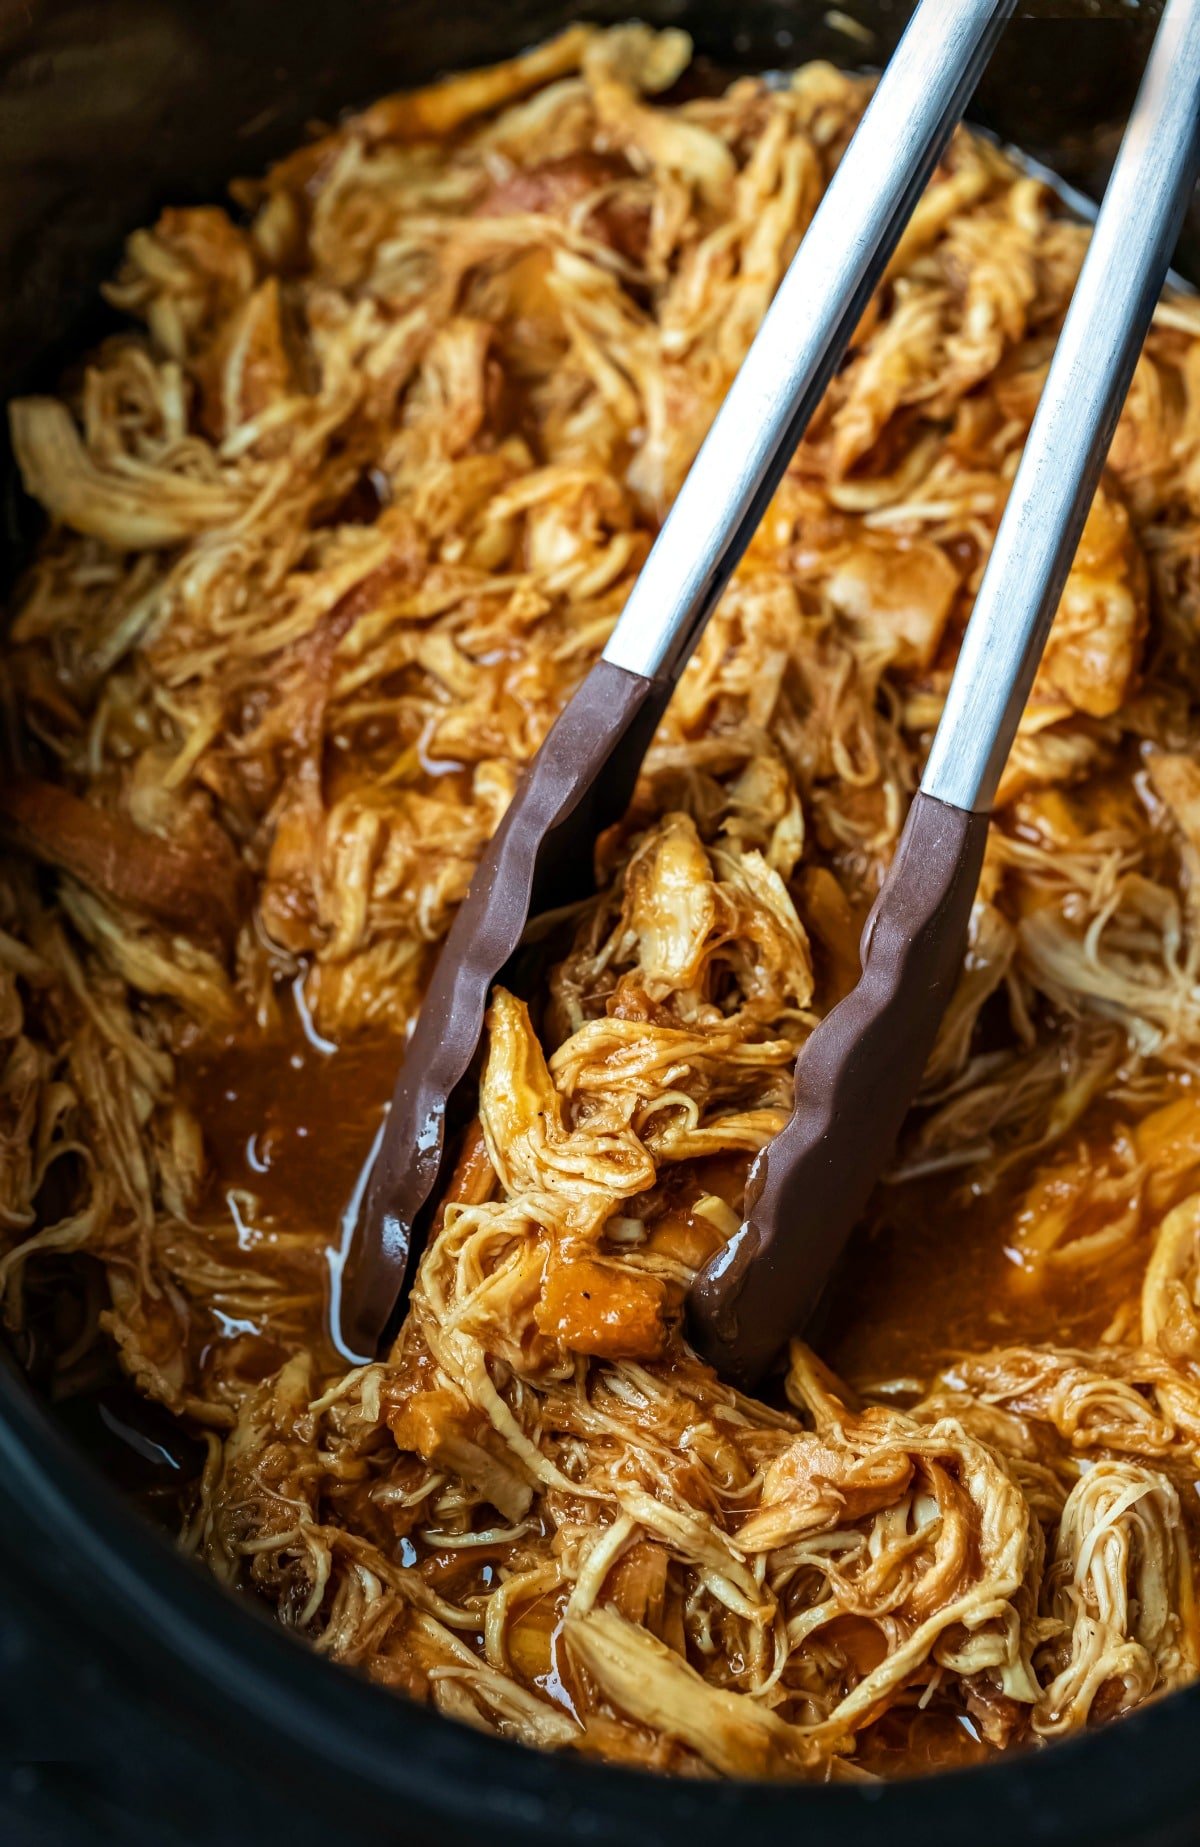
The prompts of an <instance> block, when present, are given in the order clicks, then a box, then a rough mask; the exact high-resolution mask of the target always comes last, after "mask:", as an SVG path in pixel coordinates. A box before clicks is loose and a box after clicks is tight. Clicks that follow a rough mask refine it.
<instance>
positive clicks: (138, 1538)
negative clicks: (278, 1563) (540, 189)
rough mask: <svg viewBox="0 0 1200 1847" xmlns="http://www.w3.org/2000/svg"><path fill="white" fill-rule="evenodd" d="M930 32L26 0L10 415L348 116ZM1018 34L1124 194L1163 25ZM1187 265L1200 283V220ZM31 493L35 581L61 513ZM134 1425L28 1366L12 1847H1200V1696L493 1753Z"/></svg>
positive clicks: (1025, 120) (1026, 26) (13, 1612)
mask: <svg viewBox="0 0 1200 1847" xmlns="http://www.w3.org/2000/svg"><path fill="white" fill-rule="evenodd" d="M910 10H911V9H910V8H909V7H908V6H907V5H906V4H903V3H902V0H841V4H840V5H839V6H837V7H836V8H833V7H826V5H825V4H824V0H737V4H731V3H729V0H639V3H638V4H637V5H634V4H633V0H614V3H612V4H606V3H605V0H593V4H590V5H583V6H574V5H564V4H556V3H555V0H510V3H509V4H508V5H507V6H503V7H497V6H488V5H481V4H478V0H355V4H354V5H352V6H333V5H330V4H329V0H291V4H290V5H288V6H287V7H282V6H280V5H279V4H278V3H277V4H275V5H270V4H267V3H266V0H0V251H2V255H3V269H2V274H3V287H0V384H2V386H3V394H4V396H5V397H7V396H8V395H9V394H10V393H12V392H14V391H17V390H29V389H39V388H43V387H45V386H46V385H48V384H50V383H51V382H52V381H53V379H54V377H55V375H56V372H57V370H58V368H59V366H60V365H61V364H62V362H63V360H64V358H65V356H66V355H67V354H69V353H73V352H78V351H79V350H80V349H81V348H82V347H84V346H86V345H87V344H88V343H89V342H90V341H91V340H92V339H94V338H95V337H96V336H97V334H98V333H100V332H102V331H103V329H102V327H101V326H100V325H99V323H98V321H97V319H96V310H95V308H94V306H93V304H94V303H95V301H96V299H97V295H96V286H97V284H98V282H99V281H100V280H101V279H102V278H103V277H104V276H105V275H106V274H108V273H109V272H110V271H111V270H112V268H113V267H114V264H115V260H116V257H117V254H118V251H119V248H120V244H121V240H122V238H123V237H124V235H125V234H126V233H127V232H128V231H129V230H130V229H132V228H133V227H134V226H136V225H139V224H142V223H145V222H148V221H149V220H150V219H152V218H153V217H154V215H155V213H156V212H157V211H158V209H159V208H160V207H161V206H163V205H164V204H167V203H169V202H170V203H188V202H200V201H204V200H210V199H216V198H219V197H220V196H221V195H222V193H223V190H224V187H225V185H226V183H227V182H228V181H229V180H230V179H231V178H232V177H234V176H235V175H237V174H239V173H247V172H254V171H256V170H258V169H260V168H261V167H262V166H263V165H264V164H265V163H266V162H268V161H269V160H271V159H272V158H274V157H275V156H276V155H279V154H281V153H283V152H284V151H286V150H288V149H289V148H291V147H293V146H295V145H296V143H297V142H299V141H300V140H301V139H302V138H303V136H304V134H305V131H306V129H307V128H308V127H309V126H310V125H311V124H312V123H314V122H320V121H323V120H324V121H328V120H330V119H331V118H333V117H335V116H336V115H337V113H338V112H339V111H340V110H342V109H344V108H346V107H348V106H351V105H354V104H358V103H361V102H364V101H366V100H368V99H370V98H371V97H373V96H375V95H377V94H380V93H382V92H384V91H387V90H389V89H395V88H400V87H405V86H409V85H412V84H416V83H421V82H425V81H427V80H428V79H430V78H431V77H434V76H436V75H438V74H439V73H442V72H445V71H449V70H454V69H461V68H463V67H465V66H469V65H472V64H480V63H485V62H489V61H491V60H494V59H497V58H501V57H505V56H508V55H510V54H511V53H512V52H514V51H516V50H518V49H519V48H521V47H523V46H526V45H529V44H532V43H534V42H536V41H538V40H540V39H542V38H544V37H546V36H548V35H549V34H550V33H552V32H555V31H558V30H560V29H561V28H562V26H563V25H565V24H566V23H568V21H569V20H571V19H573V18H578V17H586V18H591V19H597V20H600V21H612V20H617V19H621V18H623V17H625V16H627V15H628V14H629V13H631V12H637V13H638V14H639V15H641V16H643V17H645V18H647V19H648V20H650V21H651V22H652V23H654V24H658V25H665V24H674V25H682V26H684V27H685V28H686V29H687V30H688V31H689V32H690V33H691V34H692V36H693V38H694V40H695V42H696V46H697V51H698V53H699V55H700V56H701V58H702V59H705V60H707V61H709V62H710V64H711V65H712V67H713V68H714V70H715V71H716V72H719V73H722V74H726V75H728V74H732V73H734V72H736V71H741V70H748V71H762V70H770V69H780V68H786V67H788V66H791V65H794V64H798V63H800V62H802V61H804V60H806V59H809V58H814V57H823V58H831V59H833V60H834V61H836V62H838V63H841V64H843V65H846V66H853V67H866V68H870V67H872V66H877V65H879V64H880V63H882V62H883V61H884V59H886V56H887V54H888V52H889V50H890V49H891V47H892V45H893V44H894V43H895V41H896V39H897V37H898V36H899V34H900V32H901V31H902V29H903V26H904V23H905V20H906V18H907V15H908V12H909V11H910ZM1020 10H1021V14H1022V16H1021V17H1020V18H1018V19H1017V20H1016V21H1014V23H1013V24H1012V25H1011V26H1010V27H1009V28H1008V30H1007V31H1006V33H1005V35H1004V37H1003V39H1002V41H1001V43H1000V46H999V48H998V50H997V52H996V54H995V56H994V57H993V60H992V63H991V66H990V69H989V71H988V73H987V76H986V78H985V80H984V82H983V85H982V86H981V89H980V91H979V93H978V95H977V97H976V99H975V102H974V104H973V105H972V108H971V111H970V115H971V119H973V120H974V121H976V122H977V123H980V124H982V125H983V126H985V127H987V128H989V129H990V130H992V131H993V132H994V133H995V134H997V135H998V136H999V137H1000V138H1001V139H1002V140H1004V141H1007V142H1011V143H1014V144H1016V145H1017V146H1018V147H1020V148H1022V149H1023V150H1025V152H1026V153H1027V154H1029V155H1031V156H1032V157H1034V158H1035V159H1037V160H1040V161H1042V162H1044V163H1045V164H1047V165H1048V166H1050V167H1052V168H1053V169H1054V170H1055V171H1056V172H1057V173H1058V174H1059V175H1060V176H1061V177H1062V178H1063V179H1064V180H1066V181H1068V182H1070V183H1071V184H1072V185H1074V186H1076V187H1078V188H1080V189H1081V190H1082V191H1083V192H1084V193H1087V194H1091V195H1093V196H1094V195H1095V194H1096V193H1097V192H1098V190H1099V189H1100V187H1101V186H1102V185H1103V180H1104V175H1105V171H1106V167H1107V163H1108V162H1109V160H1110V159H1111V157H1112V154H1113V153H1114V151H1115V148H1116V145H1117V142H1118V140H1119V136H1120V131H1121V126H1122V123H1123V120H1124V116H1125V113H1126V111H1127V109H1128V106H1129V103H1130V101H1131V99H1132V96H1133V92H1134V90H1135V88H1136V84H1137V79H1138V75H1139V72H1140V68H1141V64H1142V61H1143V58H1144V55H1145V50H1146V46H1147V44H1148V42H1149V39H1150V36H1151V34H1152V31H1153V26H1154V20H1155V16H1156V13H1157V10H1158V9H1157V6H1156V5H1154V4H1152V3H1151V0H1142V3H1141V4H1139V3H1138V0H1075V3H1073V4H1065V3H1062V0H1060V3H1059V4H1045V5H1034V6H1027V7H1024V8H1022V9H1020ZM1177 264H1178V267H1179V269H1180V270H1181V272H1182V273H1183V274H1184V275H1185V276H1187V275H1189V274H1190V275H1191V276H1192V277H1194V278H1196V279H1198V280H1200V198H1198V200H1197V201H1196V202H1195V203H1194V204H1193V208H1192V211H1191V214H1190V217H1189V221H1188V226H1187V229H1186V231H1185V234H1184V238H1183V240H1182V243H1181V246H1180V251H1179V255H1178V259H1177ZM6 478H7V479H8V481H9V486H8V487H7V489H6V496H5V509H6V552H7V554H8V560H7V562H8V569H9V571H10V572H11V570H12V569H13V568H15V566H16V564H17V563H18V562H19V559H20V557H21V554H22V550H23V548H24V546H25V545H27V543H28V539H29V535H30V531H31V530H32V514H31V509H30V508H29V507H28V505H27V504H26V503H23V501H22V499H21V496H20V494H19V492H18V491H17V490H16V488H15V487H13V486H12V485H11V471H8V470H6ZM115 1421H117V1420H114V1418H113V1416H112V1415H111V1413H109V1414H108V1415H107V1416H106V1417H105V1418H102V1417H101V1416H100V1415H99V1414H98V1413H97V1414H96V1415H88V1414H87V1413H84V1414H83V1415H80V1414H79V1412H78V1409H77V1410H76V1412H75V1414H74V1415H73V1417H72V1419H71V1420H70V1421H69V1422H68V1421H67V1419H66V1418H65V1417H64V1415H63V1414H62V1413H61V1412H60V1411H59V1410H56V1408H55V1407H53V1406H52V1405H50V1404H48V1403H46V1402H44V1401H43V1400H42V1399H41V1398H40V1397H39V1395H38V1392H37V1389H36V1384H35V1383H33V1384H31V1382H30V1380H29V1378H28V1377H27V1375H26V1373H25V1372H24V1370H23V1369H22V1367H21V1366H20V1365H19V1363H18V1361H17V1358H16V1357H15V1356H13V1355H9V1354H7V1353H6V1354H3V1355H0V1838H2V1839H4V1840H5V1841H6V1842H12V1843H24V1842H30V1843H36V1844H37V1847H54V1844H55V1843H58V1842H62V1843H67V1844H69V1847H75V1844H76V1843H84V1844H85V1847H86V1844H87V1843H90V1842H93V1841H96V1842H99V1841H110V1840H111V1841H115V1842H121V1843H123V1844H124V1847H138V1844H139V1843H141V1842H143V1841H145V1842H147V1843H150V1842H153V1843H155V1847H173V1844H174V1843H180V1844H181V1847H182V1844H188V1843H192V1842H199V1841H211V1842H217V1843H221V1847H237V1844H238V1843H241V1842H243V1841H245V1842H250V1841H254V1842H258V1843H262V1842H285V1841H286V1842H289V1843H295V1844H296V1847H303V1844H305V1843H308V1842H313V1843H316V1842H322V1843H328V1842H329V1841H350V1840H354V1841H359V1842H363V1843H375V1842H379V1843H383V1842H391V1841H395V1842H404V1843H406V1847H420V1844H423V1843H438V1844H439V1847H453V1843H455V1842H458V1841H467V1840H473V1839H477V1838H480V1837H481V1836H483V1837H486V1838H487V1839H488V1840H489V1841H492V1842H495V1843H496V1844H497V1847H506V1844H507V1843H514V1844H515V1843H517V1842H520V1843H522V1844H523V1847H540V1844H541V1843H547V1844H549V1843H555V1844H556V1847H559V1844H563V1843H572V1842H574V1843H579V1844H581V1847H582V1844H583V1843H588V1844H594V1847H603V1844H605V1843H609V1842H620V1843H622V1847H657V1844H659V1843H666V1842H678V1841H684V1840H687V1841H690V1842H693V1843H695V1844H696V1847H708V1844H709V1843H713V1844H714V1847H715V1844H716V1843H718V1842H720V1843H727V1842H730V1841H736V1842H737V1843H738V1844H739V1847H755V1844H756V1843H759V1842H766V1841H773V1842H774V1841H780V1840H789V1839H795V1838H797V1837H799V1838H801V1839H803V1840H804V1841H806V1842H809V1843H812V1844H813V1847H819V1844H820V1843H824V1842H830V1843H832V1842H834V1841H836V1842H838V1843H839V1847H857V1844H859V1843H862V1844H863V1847H866V1844H867V1843H877V1842H883V1841H887V1842H889V1843H890V1844H891V1847H907V1843H910V1842H912V1843H917V1842H920V1843H921V1847H936V1844H937V1843H940V1842H951V1841H954V1842H958V1841H961V1840H964V1839H968V1840H970V1841H972V1842H973V1843H976V1844H977V1847H986V1844H987V1843H991V1842H1002V1841H1003V1842H1005V1843H1008V1842H1012V1841H1015V1840H1021V1841H1024V1842H1037V1841H1054V1842H1056V1843H1063V1844H1065V1843H1068V1842H1075V1841H1079V1842H1082V1841H1085V1840H1086V1841H1087V1842H1088V1843H1089V1844H1090V1847H1103V1843H1109V1842H1111V1843H1118V1842H1121V1843H1130V1847H1132V1844H1133V1843H1139V1844H1144V1847H1150V1844H1151V1843H1155V1844H1158V1843H1162V1844H1164V1847H1165V1844H1166V1843H1172V1842H1182V1841H1188V1840H1191V1839H1193V1838H1200V1749H1198V1748H1197V1744H1196V1739H1197V1737H1198V1736H1200V1686H1198V1687H1194V1688H1192V1689H1190V1690H1188V1691H1186V1692H1182V1693H1177V1694H1174V1695H1172V1696H1170V1697H1169V1698H1167V1699H1165V1700H1163V1701H1161V1702H1160V1703H1159V1704H1157V1705H1154V1706H1152V1707H1150V1708H1149V1709H1144V1710H1142V1711H1140V1712H1138V1713H1137V1714H1136V1715H1135V1716H1133V1717H1131V1718H1129V1719H1126V1720H1124V1721H1122V1722H1121V1723H1119V1724H1117V1725H1115V1726H1113V1727H1111V1728H1109V1729H1106V1730H1103V1731H1099V1732H1095V1733H1092V1734H1089V1735H1085V1736H1083V1737H1080V1738H1077V1739H1075V1740H1073V1741H1071V1742H1068V1743H1065V1744H1061V1745H1056V1746H1055V1747H1053V1748H1052V1749H1047V1750H1044V1751H1038V1752H1028V1753H1025V1754H1023V1755H1019V1756H1016V1757H1014V1758H1013V1759H1011V1760H1010V1761H1008V1762H1000V1763H995V1764H993V1765H990V1766H988V1767H986V1768H981V1769H973V1770H969V1771H962V1772H955V1773H950V1774H942V1775H940V1776H938V1777H936V1778H933V1779H930V1778H919V1779H915V1780H912V1781H909V1782H904V1783H895V1784H880V1785H861V1786H840V1787H797V1786H787V1787H780V1786H766V1785H751V1784H740V1785H739V1784H728V1783H726V1784H711V1785H710V1784H707V1783H680V1782H674V1783H672V1782H668V1781H665V1780H661V1779H655V1778H653V1777H650V1776H648V1775H645V1774H642V1773H637V1772H632V1771H624V1770H619V1769H614V1768H608V1767H601V1766H598V1765H595V1764H590V1763H584V1762H582V1761H571V1760H568V1759H565V1758H561V1759H555V1758H550V1757H544V1756H539V1755H536V1754H534V1753H533V1752H531V1751H528V1750H526V1749H524V1748H522V1747H519V1746H516V1745H511V1746H510V1745H506V1744H504V1743H502V1742H499V1741H498V1740H496V1739H494V1738H491V1737H484V1736H481V1735H478V1734H476V1733H475V1732H473V1731H470V1730H468V1729H466V1728H465V1727H462V1726H460V1725H458V1724H456V1723H453V1722H451V1721H449V1720H446V1719H443V1718H441V1717H439V1716H437V1715H436V1714H434V1713H432V1712H430V1711H426V1710H424V1709H422V1708H419V1707H417V1706H415V1705H412V1704H409V1703H408V1702H407V1701H405V1700H404V1699H402V1698H399V1697H397V1696H394V1695H391V1694H388V1693H386V1692H383V1691H381V1690H378V1689H376V1688H374V1687H371V1686H369V1685H367V1684H366V1683H365V1682H363V1681H360V1680H358V1679H357V1678H356V1677H355V1676H354V1675H353V1674H352V1673H348V1672H346V1671H344V1670H342V1669H336V1670H335V1669H334V1668H332V1667H330V1666H329V1665H328V1664H327V1663H326V1662H324V1661H322V1660H321V1659H320V1658H318V1657H317V1656H316V1655H315V1654H313V1653H311V1652H310V1651H309V1650H308V1649H306V1648H305V1647H304V1646H303V1645H302V1644H300V1643H299V1642H297V1641H295V1640H294V1639H293V1638H291V1637H290V1636H288V1635H287V1634H286V1633H285V1632H283V1631H282V1630H280V1629H279V1628H277V1627H276V1626H275V1625H274V1624H273V1623H271V1622H270V1621H268V1620H267V1619H266V1618H265V1617H264V1616H263V1615H262V1614H261V1613H260V1612H259V1611H257V1610H256V1609H255V1608H254V1607H252V1606H251V1605H250V1604H248V1603H241V1602H238V1601H236V1600H235V1599H233V1598H231V1597H229V1596H228V1595H227V1594H226V1593H224V1592H223V1591H221V1590H220V1589H218V1588H217V1586H216V1585H215V1584H213V1583H211V1582H210V1581H209V1580H208V1579H207V1578H206V1577H205V1576H204V1575H202V1573H201V1572H200V1571H199V1569H198V1568H197V1567H195V1566H194V1565H192V1564H190V1563H188V1562H186V1561H185V1560H183V1559H182V1558H181V1557H179V1556H178V1555H177V1554H176V1553H175V1551H174V1550H173V1548H172V1545H171V1543H170V1539H169V1537H168V1536H166V1535H165V1534H164V1533H163V1532H162V1531H160V1530H158V1529H156V1527H155V1526H154V1525H153V1523H152V1522H151V1521H149V1520H148V1519H146V1518H144V1517H143V1516H142V1515H141V1514H140V1513H139V1512H138V1511H137V1509H136V1507H135V1506H134V1505H133V1504H132V1503H131V1501H130V1499H129V1496H128V1494H127V1492H126V1489H127V1487H128V1486H129V1485H130V1474H131V1465H130V1450H129V1445H128V1443H122V1442H121V1441H120V1440H118V1438H119V1432H118V1433H117V1434H116V1435H114V1428H113V1426H114V1422H115ZM164 1441H167V1442H169V1439H164ZM137 1447H139V1448H140V1450H141V1452H142V1455H143V1459H144V1462H145V1467H146V1469H147V1470H152V1468H153V1462H154V1458H153V1454H152V1452H153V1449H154V1442H153V1440H152V1439H151V1438H149V1437H147V1436H146V1435H145V1433H144V1432H142V1433H140V1434H138V1436H137ZM136 1469H137V1458H136V1455H135V1457H134V1461H133V1474H134V1475H135V1476H136ZM118 1475H119V1476H120V1477H121V1482H120V1484H119V1483H118V1481H117V1479H116V1477H117V1476H118ZM133 1485H135V1486H136V1485H137V1484H136V1481H135V1482H134V1484H133Z"/></svg>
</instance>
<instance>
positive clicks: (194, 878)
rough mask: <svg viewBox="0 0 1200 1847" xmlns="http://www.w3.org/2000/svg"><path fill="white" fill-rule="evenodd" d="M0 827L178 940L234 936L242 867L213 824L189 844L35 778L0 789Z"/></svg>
mask: <svg viewBox="0 0 1200 1847" xmlns="http://www.w3.org/2000/svg"><path fill="white" fill-rule="evenodd" d="M0 825H2V826H3V827H5V829H6V830H7V832H8V835H9V838H10V840H11V841H12V842H13V843H14V844H15V845H17V846H19V847H21V848H23V849H24V850H25V851H26V852H29V853H33V854H35V855H36V857H37V858H38V859H41V860H44V861H45V862H46V863H47V864H48V865H51V866H57V867H59V868H60V870H62V871H63V872H68V873H70V875H71V877H72V878H76V879H78V880H79V881H80V883H81V884H83V885H86V886H88V888H89V889H90V890H91V891H94V892H95V893H96V895H97V897H100V898H103V899H105V900H107V901H108V902H109V903H111V904H114V905H117V906H119V907H122V906H128V907H129V908H130V909H131V910H134V911H138V912H140V913H142V914H143V915H144V916H147V917H150V918H152V919H153V920H154V921H155V922H156V923H159V924H162V925H163V926H164V927H166V928H167V929H169V930H172V931H176V932H178V933H179V934H180V935H182V936H193V937H196V938H198V939H201V940H205V941H209V942H216V943H218V944H219V945H221V946H222V947H223V948H226V949H228V948H229V946H230V945H231V944H232V942H233V939H234V937H235V936H236V934H237V932H238V929H239V927H240V925H241V921H242V874H241V868H240V867H239V865H238V862H237V859H236V856H235V854H234V851H233V848H232V846H231V845H230V842H229V839H228V836H227V835H226V834H225V833H224V832H223V830H222V829H221V828H219V827H217V826H215V825H213V826H211V827H209V828H206V829H204V831H203V839H202V840H201V841H199V842H198V843H196V844H195V845H194V846H192V847H189V846H188V845H185V844H184V843H182V842H177V841H176V840H173V839H162V838H161V837H160V836H158V835H156V834H148V833H145V832H144V831H143V830H142V829H141V828H140V827H137V826H135V824H134V823H133V822H132V821H130V820H128V819H127V818H126V817H125V816H124V815H121V814H116V813H113V812H112V811H111V810H109V809H104V808H98V807H96V806H95V805H94V804H93V803H91V802H85V801H82V800H81V799H80V798H79V797H78V796H76V795H72V794H70V793H69V792H68V791H67V790H66V789H63V788H61V787H60V786H59V785H58V784H57V783H52V782H40V781H38V780H36V779H35V778H33V777H23V778H15V779H13V780H10V781H8V782H6V783H5V784H4V786H3V788H2V789H0Z"/></svg>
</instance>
